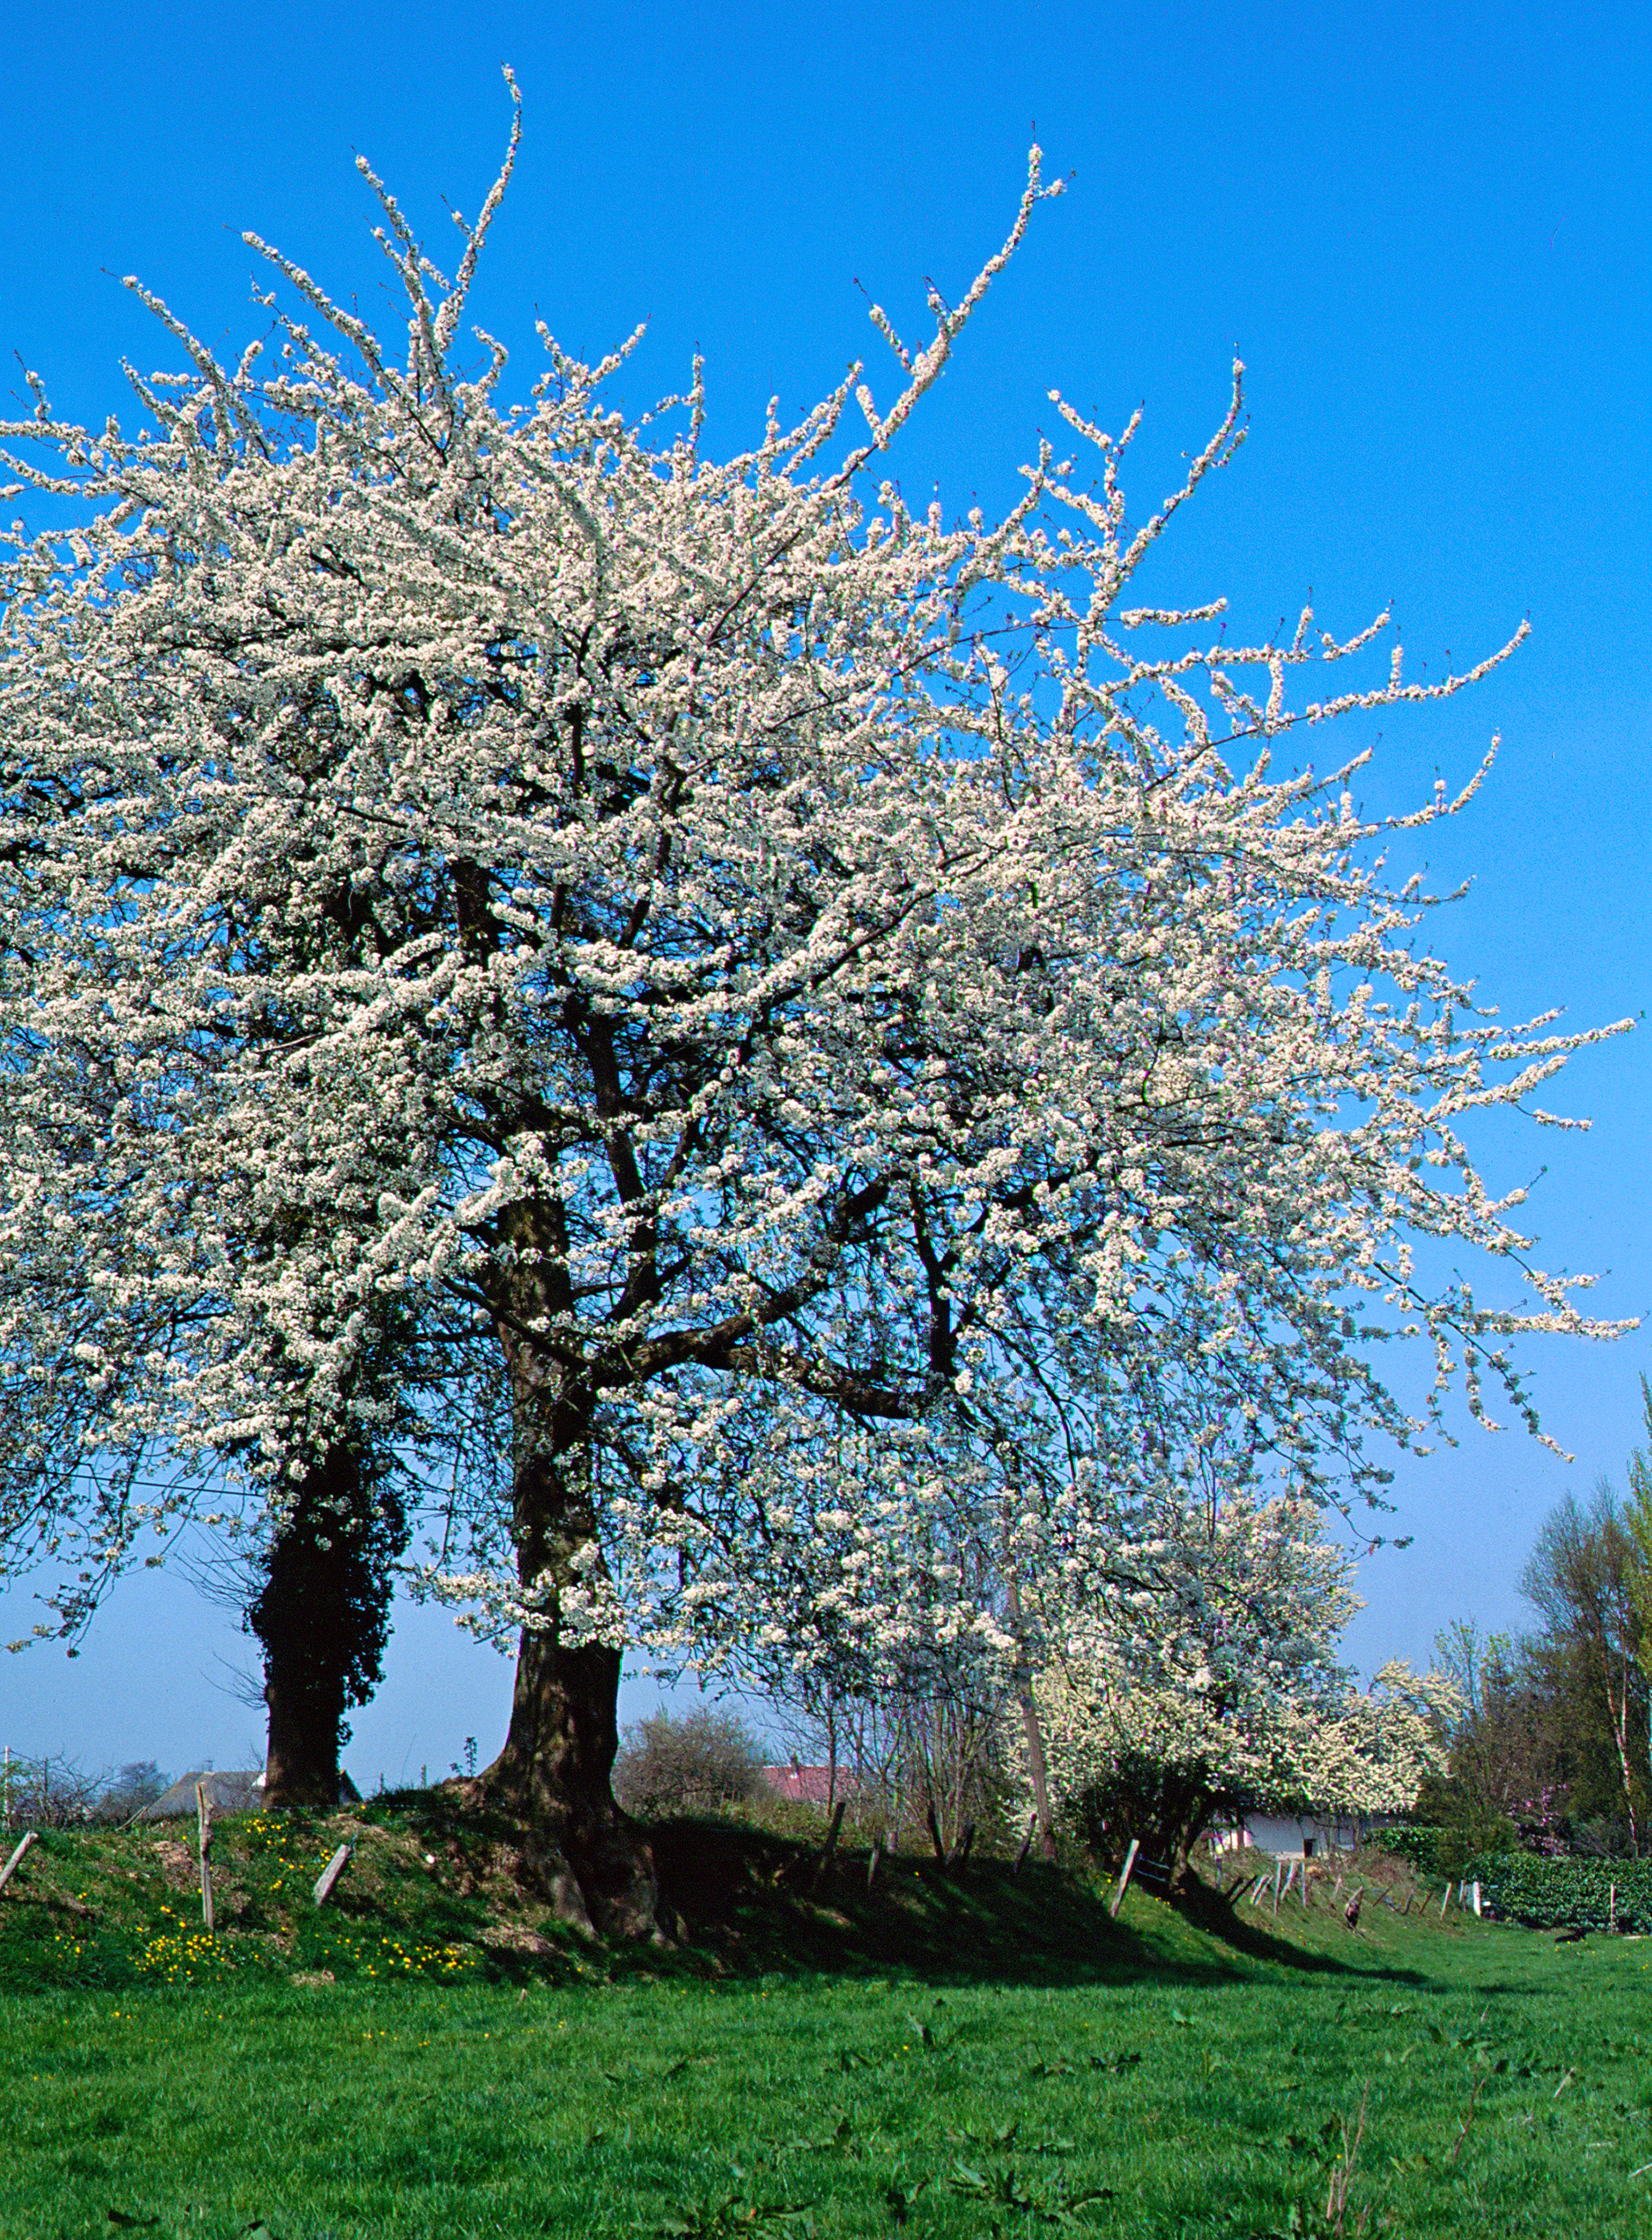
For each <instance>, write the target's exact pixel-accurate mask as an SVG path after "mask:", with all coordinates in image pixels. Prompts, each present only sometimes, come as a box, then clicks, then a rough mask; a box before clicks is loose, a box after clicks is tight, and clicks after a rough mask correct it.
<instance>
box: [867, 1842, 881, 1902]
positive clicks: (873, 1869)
mask: <svg viewBox="0 0 1652 2240" xmlns="http://www.w3.org/2000/svg"><path fill="white" fill-rule="evenodd" d="M882 1857H883V1837H881V1836H874V1837H873V1838H872V1856H871V1857H870V1858H869V1860H868V1861H867V1863H866V1889H867V1894H868V1896H870V1894H871V1889H872V1884H873V1883H875V1882H876V1879H877V1863H878V1861H879V1860H880V1859H881V1858H882Z"/></svg>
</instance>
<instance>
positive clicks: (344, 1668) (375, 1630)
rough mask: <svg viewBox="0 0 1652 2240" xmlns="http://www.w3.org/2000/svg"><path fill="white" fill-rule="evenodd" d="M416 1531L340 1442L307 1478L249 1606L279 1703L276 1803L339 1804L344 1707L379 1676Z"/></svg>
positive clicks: (273, 1755)
mask: <svg viewBox="0 0 1652 2240" xmlns="http://www.w3.org/2000/svg"><path fill="white" fill-rule="evenodd" d="M406 1537H407V1535H406V1525H405V1521H404V1518H403V1510H402V1506H401V1503H400V1502H399V1500H398V1499H397V1498H396V1497H395V1495H394V1494H393V1493H391V1492H390V1490H389V1489H388V1487H387V1486H386V1485H385V1484H384V1483H383V1480H382V1479H381V1478H380V1477H378V1476H377V1475H376V1473H375V1472H374V1471H373V1470H370V1469H369V1468H367V1467H365V1466H364V1464H363V1460H362V1458H361V1457H360V1456H358V1455H357V1454H356V1453H355V1452H354V1451H353V1450H350V1449H349V1448H346V1447H342V1446H341V1447H335V1448H332V1449H330V1450H328V1451H327V1452H326V1453H325V1454H324V1455H323V1457H321V1458H320V1460H319V1461H317V1462H316V1463H315V1465H314V1466H313V1467H312V1468H311V1469H310V1471H309V1472H308V1473H307V1475H306V1476H305V1477H304V1479H303V1483H302V1484H301V1485H300V1487H299V1490H298V1494H297V1497H296V1501H295V1502H294V1503H293V1506H292V1509H291V1510H290V1514H289V1515H288V1517H287V1518H286V1519H285V1521H284V1522H283V1524H282V1526H281V1528H280V1530H278V1531H277V1532H276V1536H275V1538H274V1540H273V1541H272V1543H271V1544H270V1550H269V1553H268V1555H267V1557H265V1559H264V1564H263V1571H264V1577H263V1588H262V1590H261V1591H260V1592H259V1594H258V1596H257V1597H256V1600H255V1601H254V1602H253V1603H252V1604H251V1605H250V1608H249V1610H248V1612H247V1623H248V1624H249V1626H250V1629H251V1630H252V1631H253V1632H254V1633H255V1634H256V1636H257V1637H258V1640H259V1642H260V1643H261V1644H262V1646H263V1666H264V1690H263V1693H264V1701H265V1703H267V1704H268V1705H269V1709H270V1739H269V1749H268V1754H267V1756H266V1757H265V1760H264V1791H263V1801H264V1803H265V1804H266V1805H289V1806H295V1805H296V1806H304V1807H308V1808H310V1810H323V1811H331V1810H333V1808H334V1806H335V1805H336V1803H338V1797H339V1788H340V1782H341V1776H340V1771H339V1763H338V1757H339V1750H340V1749H341V1747H342V1746H343V1743H346V1742H348V1740H349V1739H350V1730H349V1728H348V1727H347V1726H346V1725H345V1723H344V1713H345V1710H347V1709H348V1707H349V1706H350V1704H351V1703H365V1702H367V1700H368V1698H369V1697H370V1695H371V1694H372V1691H373V1688H374V1686H375V1685H376V1683H377V1680H378V1677H379V1672H380V1669H381V1665H382V1662H383V1650H384V1643H385V1640H386V1637H387V1636H388V1633H389V1630H390V1629H389V1622H388V1621H389V1610H390V1596H391V1591H392V1579H391V1572H390V1565H391V1563H393V1562H394V1561H395V1558H396V1557H397V1556H399V1554H400V1553H401V1550H402V1547H403V1544H404V1543H405V1541H406Z"/></svg>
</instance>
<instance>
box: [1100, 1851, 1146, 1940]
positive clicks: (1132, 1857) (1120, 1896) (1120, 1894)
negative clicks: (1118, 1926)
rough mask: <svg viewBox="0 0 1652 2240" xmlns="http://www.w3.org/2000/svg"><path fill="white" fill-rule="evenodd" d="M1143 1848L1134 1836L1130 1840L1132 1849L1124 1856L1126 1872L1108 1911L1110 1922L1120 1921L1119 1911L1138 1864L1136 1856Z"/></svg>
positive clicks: (1119, 1881)
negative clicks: (1134, 1868)
mask: <svg viewBox="0 0 1652 2240" xmlns="http://www.w3.org/2000/svg"><path fill="white" fill-rule="evenodd" d="M1141 1848H1142V1846H1141V1844H1140V1843H1138V1841H1137V1840H1136V1837H1134V1836H1132V1837H1131V1838H1130V1848H1129V1850H1128V1851H1127V1852H1126V1853H1125V1854H1124V1871H1123V1873H1122V1875H1121V1876H1120V1877H1119V1878H1118V1888H1117V1889H1116V1890H1115V1891H1114V1893H1113V1903H1111V1904H1110V1905H1109V1907H1108V1909H1107V1911H1108V1917H1109V1920H1112V1921H1116V1920H1117V1919H1118V1910H1119V1908H1120V1906H1122V1904H1123V1903H1124V1893H1125V1891H1126V1890H1129V1886H1130V1870H1131V1868H1132V1867H1134V1865H1135V1864H1136V1853H1137V1852H1138V1851H1139V1850H1141Z"/></svg>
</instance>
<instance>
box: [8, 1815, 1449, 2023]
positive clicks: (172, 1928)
mask: <svg viewBox="0 0 1652 2240" xmlns="http://www.w3.org/2000/svg"><path fill="white" fill-rule="evenodd" d="M363 1823H365V1826H363ZM221 1826H222V1836H221V1838H220V1847H219V1849H218V1850H217V1852H216V1854H215V1861H214V1865H215V1873H216V1874H217V1875H218V1876H219V1877H220V1888H219V1907H220V1923H221V1927H227V1928H228V1930H229V1931H230V1933H229V1935H228V1936H227V1937H224V1938H223V1940H222V1941H220V1942H216V1943H215V1942H214V1941H212V1940H203V1939H202V1937H201V1935H200V1930H199V1928H198V1925H197V1924H198V1923H199V1913H198V1911H197V1910H196V1909H198V1907H199V1904H200V1897H199V1892H198V1890H197V1889H195V1887H194V1880H195V1878H194V1871H193V1870H194V1863H193V1861H192V1860H191V1859H190V1855H189V1850H188V1847H187V1845H185V1844H183V1843H177V1842H175V1841H171V1840H170V1839H166V1838H157V1837H155V1836H154V1835H153V1833H152V1832H151V1831H148V1830H145V1831H143V1833H141V1834H139V1833H137V1832H136V1831H132V1832H123V1834H121V1835H119V1836H116V1837H102V1836H96V1837H95V1836H93V1835H92V1834H91V1833H90V1831H89V1832H88V1833H87V1834H85V1835H79V1834H66V1835H54V1836H52V1837H49V1838H47V1839H46V1840H44V1841H43V1843H41V1844H40V1845H39V1846H38V1847H37V1853H36V1854H35V1855H33V1859H32V1861H31V1865H30V1875H29V1877H28V1884H27V1887H26V1888H25V1889H22V1890H18V1891H17V1895H16V1896H15V1897H13V1896H12V1895H11V1894H10V1893H9V1894H8V1897H7V1898H6V1900H5V1901H4V1903H3V1904H0V1992H8V1993H17V1992H20V1991H34V1990H48V1989H52V1988H64V1989H68V1988H81V1989H85V1988H92V1987H97V1988H107V1989H123V1988H125V1987H126V1986H128V1985H130V1983H133V1982H135V1981H137V1980H138V1979H139V1978H140V1977H142V1978H143V1979H145V1980H148V1981H151V1982H156V1983H159V1982H160V1981H161V1980H162V1977H163V1974H164V1975H166V1976H167V1977H169V1978H170V1977H174V1976H176V1977H179V1978H180V1983H182V1982H187V1981H190V1980H194V1979H195V1978H196V1977H199V1978H200V1979H201V1981H202V1982H203V1983H204V1982H205V1981H207V1980H214V1981H216V1979H217V1977H218V1973H219V1970H220V1968H225V1969H230V1970H260V1971H263V1972H266V1973H268V1974H270V1976H271V1977H273V1978H280V1977H283V1976H291V1977H296V1979H297V1980H298V1981H299V1982H300V1983H303V1982H305V1981H306V1980H307V1979H308V1980H310V1981H317V1980H323V1978H324V1980H326V1981H333V1980H336V1979H338V1978H342V1977H344V1976H346V1975H349V1976H356V1975H363V1976H372V1975H374V1974H376V1973H377V1974H381V1975H385V1976H388V1975H389V1974H390V1973H393V1972H394V1971H395V1970H396V1969H397V1968H400V1969H402V1970H403V1972H406V1971H407V1970H409V1969H410V1968H412V1969H415V1970H419V1971H423V1972H427V1973H434V1974H436V1975H439V1974H441V1973H442V1972H443V1970H448V1969H450V1967H452V1966H454V1965H462V1966H463V1968H464V1969H465V1970H469V1971H470V1980H477V1979H480V1980H483V1981H495V1982H498V1981H506V1982H516V1983H524V1984H525V1983H531V1982H535V1981H539V1982H546V1981H555V1982H561V1983H574V1982H576V1981H579V1980H584V1981H590V1980H591V1979H592V1978H593V1977H603V1978H606V1979H608V1980H610V1981H611V1982H626V1981H630V1982H645V1981H649V1980H657V1979H659V1978H660V1977H679V1978H681V1977H688V1978H698V1979H699V1980H701V1981H704V1980H705V1979H707V1978H708V1977H723V1978H725V1979H740V1978H751V1977H762V1976H783V1977H790V1978H792V1979H794V1980H797V1981H808V1980H809V1979H811V1978H821V1979H824V1978H828V1977H831V1978H836V1979H839V1980H842V1979H853V1978H855V1977H889V1976H899V1977H906V1978H909V1979H912V1980H917V1981H922V1982H925V1983H933V1984H936V1985H946V1984H956V1985H960V1986H962V1985H964V1984H1003V1985H1004V1986H1005V1987H1009V1986H1057V1985H1069V1984H1070V1985H1080V1984H1097V1985H1100V1984H1109V1983H1111V1984H1120V1985H1122V1984H1129V1983H1142V1982H1154V1983H1184V1984H1188V1985H1190V1986H1191V1985H1196V1984H1199V1983H1224V1982H1231V1981H1233V1980H1235V1979H1236V1978H1242V1977H1249V1976H1253V1975H1256V1973H1258V1972H1261V1971H1269V1972H1271V1971H1279V1972H1282V1973H1289V1974H1290V1975H1294V1976H1296V1977H1342V1978H1343V1979H1345V1980H1348V1981H1350V1982H1353V1981H1359V1980H1364V1981H1367V1982H1369V1981H1372V1980H1373V1979H1376V1980H1387V1981H1389V1982H1392V1983H1398V1984H1403V1985H1407V1986H1415V1985H1419V1984H1422V1983H1427V1982H1428V1981H1429V1980H1430V1977H1429V1961H1428V1955H1427V1953H1426V1952H1424V1951H1419V1952H1418V1953H1417V1954H1416V1956H1413V1955H1411V1954H1409V1953H1407V1952H1405V1951H1404V1950H1403V1945H1404V1943H1406V1942H1408V1941H1409V1938H1408V1937H1406V1936H1404V1935H1402V1937H1401V1940H1400V1942H1401V1945H1402V1950H1400V1951H1399V1952H1397V1953H1396V1951H1394V1950H1392V1949H1391V1946H1392V1942H1393V1940H1391V1939H1389V1938H1387V1937H1384V1939H1383V1940H1382V1943H1380V1944H1378V1945H1376V1946H1373V1945H1371V1944H1369V1943H1366V1942H1364V1941H1363V1940H1362V1941H1361V1942H1360V1943H1357V1944H1355V1943H1352V1942H1351V1941H1350V1944H1349V1949H1348V1950H1346V1951H1344V1950H1342V1949H1341V1948H1340V1946H1339V1947H1338V1948H1337V1949H1336V1950H1330V1951H1327V1950H1324V1949H1323V1948H1322V1946H1318V1947H1316V1944H1315V1943H1314V1942H1313V1937H1315V1936H1322V1934H1323V1930H1322V1928H1316V1930H1314V1931H1312V1932H1310V1935H1309V1937H1308V1938H1307V1939H1304V1938H1303V1937H1301V1936H1300V1935H1293V1934H1291V1933H1289V1931H1288V1930H1287V1927H1286V1924H1284V1923H1280V1924H1278V1925H1276V1924H1274V1923H1266V1924H1264V1923H1263V1922H1262V1920H1261V1919H1260V1918H1258V1917H1256V1916H1255V1915H1253V1914H1250V1913H1249V1912H1248V1911H1247V1910H1246V1909H1243V1908H1242V1907H1236V1906H1233V1905H1230V1904H1229V1903H1228V1902H1227V1901H1225V1900H1224V1899H1222V1898H1221V1897H1219V1896H1218V1895H1217V1894H1216V1892H1214V1891H1212V1890H1209V1888H1208V1887H1207V1886H1205V1885H1204V1884H1202V1883H1201V1884H1199V1885H1197V1886H1196V1889H1195V1890H1193V1891H1192V1892H1191V1893H1189V1897H1188V1898H1187V1899H1186V1900H1185V1901H1184V1902H1183V1903H1181V1904H1180V1905H1178V1906H1176V1907H1171V1906H1169V1905H1168V1904H1164V1903H1159V1902H1157V1901H1155V1900H1153V1899H1151V1898H1144V1897H1138V1896H1136V1895H1134V1894H1133V1895H1132V1897H1131V1898H1130V1900H1129V1903H1128V1905H1127V1906H1126V1908H1125V1915H1124V1918H1122V1919H1121V1920H1119V1921H1114V1920H1112V1919H1111V1918H1109V1914H1108V1910H1107V1905H1106V1893H1105V1890H1098V1888H1097V1887H1096V1884H1094V1883H1092V1882H1091V1881H1090V1880H1089V1879H1088V1878H1086V1877H1084V1876H1083V1875H1082V1874H1080V1873H1076V1872H1073V1871H1070V1870H1067V1869H1065V1868H1062V1867H1059V1866H1054V1865H1050V1864H1049V1863H1045V1862H1042V1861H1039V1860H1029V1861H1028V1862H1027V1863H1025V1865H1024V1866H1023V1868H1022V1869H1021V1870H1020V1872H1019V1873H1016V1871H1014V1870H1012V1869H1011V1867H1010V1866H1009V1863H1008V1862H1007V1861H1004V1860H1001V1859H992V1858H977V1859H975V1860H973V1861H971V1862H969V1863H968V1865H966V1866H963V1867H960V1868H956V1869H953V1870H945V1869H943V1867H942V1866H941V1865H940V1864H939V1863H937V1862H936V1861H935V1860H933V1859H918V1858H913V1857H898V1856H897V1857H892V1858H885V1859H883V1860H882V1861H880V1863H879V1865H878V1869H877V1871H876V1875H875V1876H872V1877H869V1858H868V1855H867V1854H866V1853H865V1852H864V1851H854V1850H843V1851H840V1852H838V1853H837V1854H836V1856H835V1857H833V1858H831V1859H830V1860H829V1861H827V1862H824V1863H823V1862H822V1860H821V1857H820V1854H819V1852H818V1850H817V1849H816V1847H815V1846H814V1845H813V1844H812V1843H809V1842H807V1841H804V1840H802V1839H800V1838H799V1837H796V1836H792V1835H788V1834H783V1833H781V1832H779V1831H778V1830H774V1829H770V1828H765V1827H763V1826H762V1825H760V1824H754V1823H751V1822H749V1821H744V1820H738V1819H734V1818H726V1819H725V1818H720V1817H710V1818H696V1819H676V1820H669V1821H663V1822H661V1823H656V1824H654V1825H653V1826H651V1827H650V1828H649V1830H648V1833H649V1840H650V1842H651V1843H652V1845H653V1848H654V1854H655V1858H656V1864H657V1867H658V1870H659V1877H660V1890H661V1901H662V1913H663V1918H664V1919H665V1921H666V1922H667V1923H668V1924H669V1927H670V1928H671V1930H672V1932H673V1939H672V1942H671V1943H670V1944H669V1946H667V1947H665V1948H661V1947H659V1946H654V1945H642V1946H635V1945H619V1944H594V1943H590V1942H589V1941H587V1940H585V1939H583V1938H582V1937H579V1936H577V1935H576V1933H575V1932H574V1931H573V1930H571V1929H567V1928H563V1927H562V1926H560V1925H559V1924H557V1923H554V1922H552V1921H549V1920H547V1919H546V1917H545V1907H544V1903H543V1897H544V1892H543V1883H542V1878H541V1877H540V1875H539V1874H538V1873H537V1872H536V1870H535V1865H534V1847H533V1845H532V1843H531V1841H530V1840H529V1839H527V1838H525V1837H524V1833H523V1830H522V1829H521V1828H520V1827H519V1826H517V1825H516V1823H515V1822H514V1821H513V1820H512V1819H511V1818H510V1817H509V1816H508V1815H507V1814H506V1813H505V1812H503V1811H502V1810H499V1809H498V1808H497V1807H496V1806H493V1805H491V1804H490V1803H488V1802H487V1801H486V1800H485V1799H484V1798H481V1797H477V1795H476V1792H475V1791H474V1790H470V1792H469V1793H466V1792H465V1791H464V1790H461V1789H459V1788H458V1787H457V1786H456V1785H455V1786H453V1787H444V1788H441V1789H436V1790H410V1791H402V1792H399V1793H392V1794H390V1795H384V1796H380V1797H375V1798H373V1799H371V1800H370V1802H369V1803H366V1804H365V1805H363V1806H362V1807H360V1808H359V1809H358V1810H356V1811H355V1812H353V1813H349V1814H339V1815H328V1814H316V1815H312V1814H308V1813H302V1812H293V1813H290V1814H281V1815H275V1814H264V1815H261V1816H258V1817H256V1818H253V1819H251V1820H250V1821H248V1822H246V1823H240V1824H238V1823H236V1822H234V1821H232V1820H226V1821H225V1822H224V1823H221ZM372 1827H376V1828H378V1829H379V1830H382V1831H383V1836H382V1837H381V1838H379V1839H377V1840H374V1839H370V1838H369V1837H367V1835H366V1830H367V1829H369V1828H372ZM352 1830H354V1831H355V1834H354V1835H353V1836H352V1833H351V1831H352ZM186 1832H192V1831H188V1830H186ZM341 1841H344V1842H353V1843H354V1844H355V1850H354V1856H353V1859H352V1863H351V1866H350V1872H349V1873H348V1874H347V1875H346V1876H345V1877H344V1878H343V1881H342V1882H341V1883H338V1884H337V1885H336V1888H335V1890H333V1892H332V1894H331V1896H330V1900H329V1903H328V1904H327V1907H326V1909H325V1910H324V1911H323V1910H321V1909H318V1908H316V1906H315V1905H314V1903H313V1902H312V1901H311V1900H310V1893H309V1889H308V1886H307V1885H308V1882H309V1879H310V1873H311V1867H312V1863H313V1865H314V1866H316V1867H319V1864H320V1863H321V1861H322V1860H323V1858H324V1857H325V1856H326V1855H327V1853H328V1852H329V1851H330V1850H331V1849H332V1848H333V1847H334V1845H335V1844H336V1843H340V1842H341ZM169 1851H170V1860H169V1861H168V1862H166V1865H167V1878H166V1879H164V1880H163V1878H162V1864H163V1863H162V1859H161V1855H162V1854H163V1853H164V1852H169ZM300 1859H302V1860H303V1862H304V1863H303V1866H302V1867H300V1866H299V1865H298V1862H299V1860H300ZM1291 1927H1292V1928H1293V1929H1294V1928H1295V1927H1296V1924H1294V1923H1293V1924H1291ZM157 1955H158V1956H159V1957H158V1959H157ZM410 1955H411V1956H413V1957H412V1958H411V1959H410ZM454 1955H456V1956H458V1958H457V1960H456V1961H455V1960H454V1959H453V1958H452V1956H454ZM1413 1957H1415V1958H1416V1961H1418V1962H1419V1963H1421V1964H1420V1965H1408V1964H1406V1963H1407V1962H1408V1961H1410V1960H1411V1959H1413Z"/></svg>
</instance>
